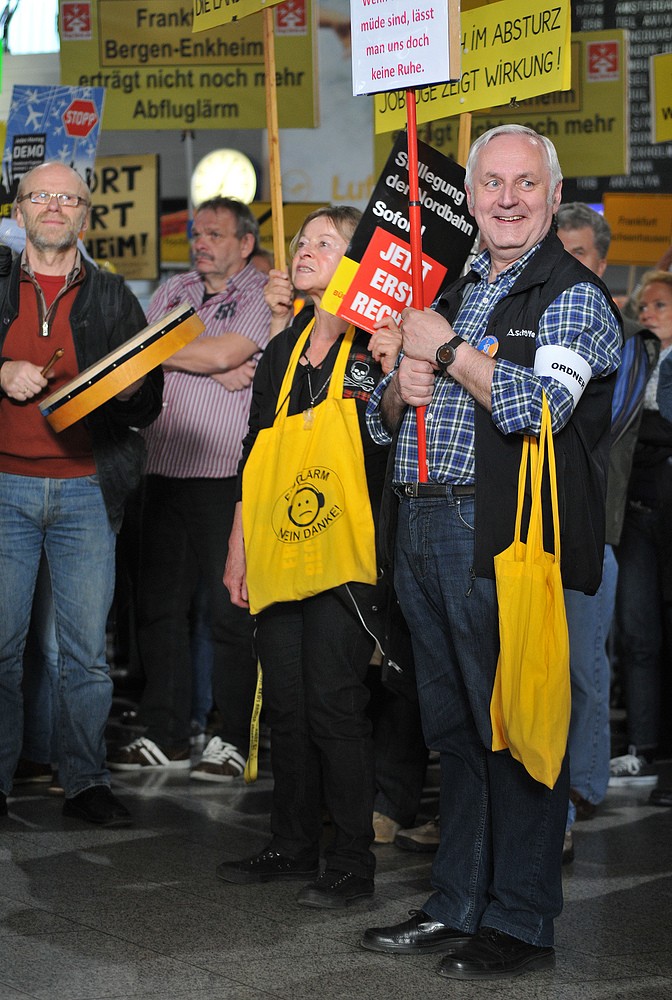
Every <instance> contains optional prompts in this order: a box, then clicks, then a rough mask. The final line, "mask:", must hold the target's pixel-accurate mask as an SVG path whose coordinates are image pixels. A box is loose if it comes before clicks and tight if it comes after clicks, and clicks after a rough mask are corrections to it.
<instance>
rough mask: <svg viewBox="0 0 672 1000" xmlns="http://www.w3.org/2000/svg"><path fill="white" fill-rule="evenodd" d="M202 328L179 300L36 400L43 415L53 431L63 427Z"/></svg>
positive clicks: (186, 305) (189, 308)
mask: <svg viewBox="0 0 672 1000" xmlns="http://www.w3.org/2000/svg"><path fill="white" fill-rule="evenodd" d="M204 330H205V325H204V323H203V321H202V320H201V319H199V317H198V316H197V315H196V312H195V310H194V308H193V307H192V306H190V305H189V303H188V302H182V303H181V304H180V305H179V306H177V308H176V309H173V311H172V312H169V313H168V314H167V315H166V316H163V317H162V318H161V319H160V320H157V322H156V323H152V324H151V325H150V326H147V327H145V329H144V330H141V331H140V333H136V335H135V336H134V337H131V338H130V340H127V341H126V343H124V344H121V346H120V347H117V348H116V350H114V351H111V352H110V354H106V355H105V357H104V358H101V359H100V361H97V362H96V363H95V364H94V365H91V366H90V367H89V368H87V369H85V371H83V372H80V373H79V375H77V376H76V377H75V378H73V379H71V380H70V381H69V382H66V383H65V385H62V386H61V388H60V389H57V390H56V392H52V394H51V395H50V396H47V398H46V399H45V400H44V402H42V403H39V404H38V405H39V408H40V412H41V413H42V416H43V417H46V418H47V420H48V421H49V423H50V424H51V426H52V427H53V429H54V430H55V431H57V432H58V431H62V430H65V428H66V427H70V425H71V424H74V423H75V421H76V420H81V418H82V417H85V416H86V415H87V414H89V413H91V411H92V410H95V409H97V407H99V406H102V404H103V403H106V402H107V401H108V399H112V397H113V396H116V395H117V393H120V392H122V391H123V390H124V389H127V388H128V387H129V385H132V384H133V382H137V381H138V379H140V378H142V377H143V376H144V375H146V374H147V372H149V371H151V370H152V368H156V367H157V366H158V365H160V364H162V363H163V362H164V361H165V360H166V358H169V357H170V356H171V355H172V354H175V352H176V351H179V349H180V348H181V347H184V346H185V344H188V343H190V341H192V340H194V338H195V337H198V335H199V333H203V331H204Z"/></svg>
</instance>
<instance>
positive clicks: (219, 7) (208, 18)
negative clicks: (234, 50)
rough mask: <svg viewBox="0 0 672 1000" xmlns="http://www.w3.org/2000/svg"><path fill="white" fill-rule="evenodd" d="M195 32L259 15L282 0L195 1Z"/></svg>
mask: <svg viewBox="0 0 672 1000" xmlns="http://www.w3.org/2000/svg"><path fill="white" fill-rule="evenodd" d="M193 2H194V27H193V30H194V31H205V30H206V29H207V28H216V27H217V25H219V24H229V23H230V22H231V21H240V19H241V18H243V17H247V16H248V14H258V13H259V11H262V10H264V8H266V7H273V6H274V5H275V4H276V3H281V2H282V0H193Z"/></svg>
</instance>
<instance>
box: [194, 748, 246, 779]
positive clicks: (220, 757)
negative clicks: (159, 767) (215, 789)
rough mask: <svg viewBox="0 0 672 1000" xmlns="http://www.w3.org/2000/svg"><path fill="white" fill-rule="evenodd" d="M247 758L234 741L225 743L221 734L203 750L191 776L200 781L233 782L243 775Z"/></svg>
mask: <svg viewBox="0 0 672 1000" xmlns="http://www.w3.org/2000/svg"><path fill="white" fill-rule="evenodd" d="M244 771H245V758H244V757H243V755H242V754H241V752H240V751H239V750H237V749H236V747H234V746H233V744H232V743H225V742H224V740H220V738H219V736H213V737H212V739H211V740H210V742H209V743H208V745H207V747H206V748H205V750H204V752H203V756H202V757H201V759H200V761H199V763H198V764H197V765H196V767H192V769H191V772H190V774H189V777H190V778H197V779H198V780H199V781H221V782H226V783H228V782H231V781H234V780H235V779H236V778H240V777H242V775H243V773H244Z"/></svg>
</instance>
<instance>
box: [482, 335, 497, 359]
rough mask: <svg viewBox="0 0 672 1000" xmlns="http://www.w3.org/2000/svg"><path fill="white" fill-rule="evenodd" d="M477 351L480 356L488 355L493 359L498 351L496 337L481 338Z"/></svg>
mask: <svg viewBox="0 0 672 1000" xmlns="http://www.w3.org/2000/svg"><path fill="white" fill-rule="evenodd" d="M477 349H478V350H479V351H480V352H481V353H482V354H489V355H490V357H491V358H494V356H495V354H496V353H497V351H498V350H499V341H498V340H497V338H496V337H483V340H479V342H478V345H477Z"/></svg>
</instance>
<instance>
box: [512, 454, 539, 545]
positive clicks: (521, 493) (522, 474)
mask: <svg viewBox="0 0 672 1000" xmlns="http://www.w3.org/2000/svg"><path fill="white" fill-rule="evenodd" d="M530 443H532V444H536V441H535V440H534V438H531V437H530V436H529V435H528V434H526V435H525V437H524V438H523V454H522V456H521V459H520V469H519V471H518V506H517V507H516V526H515V528H514V531H513V540H514V542H519V541H520V540H521V538H520V532H521V528H522V523H523V504H524V503H525V480H526V478H527V462H528V456H529V452H530Z"/></svg>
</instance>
